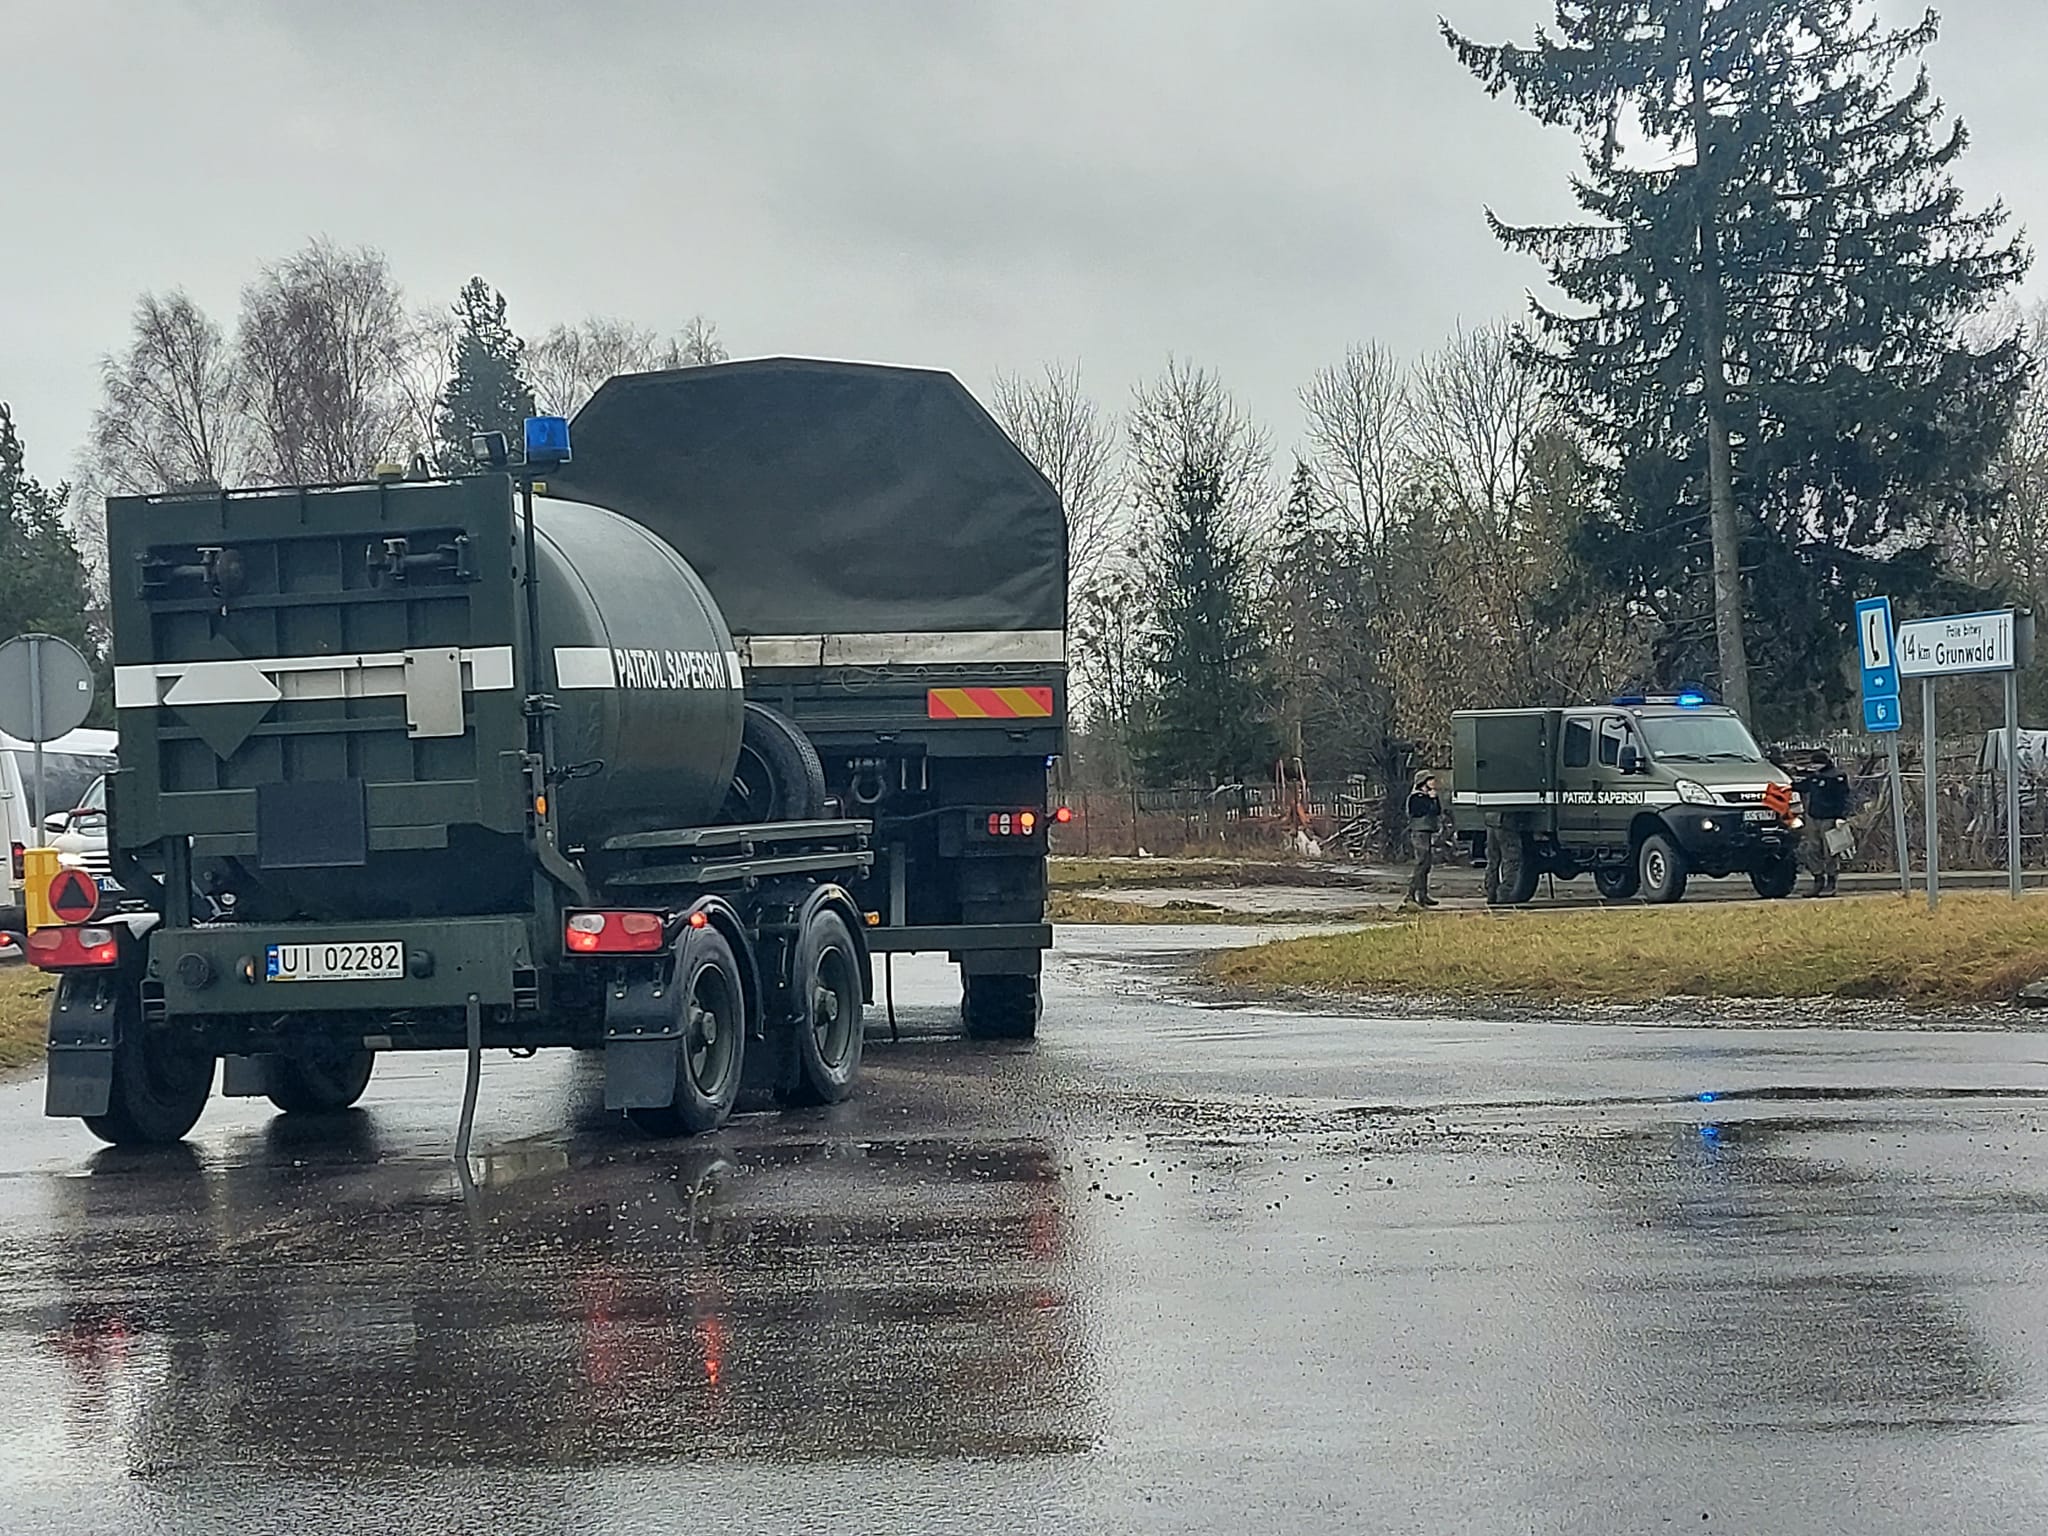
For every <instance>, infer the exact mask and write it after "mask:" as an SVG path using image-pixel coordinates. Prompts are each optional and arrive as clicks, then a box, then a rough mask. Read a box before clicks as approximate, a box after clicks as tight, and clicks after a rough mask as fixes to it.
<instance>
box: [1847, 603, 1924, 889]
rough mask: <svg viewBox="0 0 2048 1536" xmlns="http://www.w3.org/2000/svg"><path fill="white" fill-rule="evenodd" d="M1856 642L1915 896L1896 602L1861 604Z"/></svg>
mask: <svg viewBox="0 0 2048 1536" xmlns="http://www.w3.org/2000/svg"><path fill="white" fill-rule="evenodd" d="M1856 637H1857V641H1858V649H1859V650H1860V651H1861V652H1862V661H1863V729H1864V730H1866V731H1869V732H1872V733H1873V734H1877V735H1882V736H1883V737H1884V747H1885V752H1884V755H1885V771H1886V774H1887V777H1888V780H1889V783H1890V785H1891V797H1892V845H1893V846H1894V847H1895V848H1896V849H1897V850H1898V857H1899V894H1900V895H1901V896H1910V895H1911V894H1912V892H1913V852H1912V850H1911V849H1910V848H1908V847H1907V846H1906V790H1905V779H1904V775H1902V774H1901V773H1900V772H1899V727H1900V725H1901V724H1902V723H1903V722H1902V720H1901V718H1900V716H1901V711H1900V709H1899V668H1898V652H1897V648H1896V647H1895V646H1894V644H1893V636H1892V600H1891V599H1890V598H1888V597H1866V598H1864V599H1863V601H1861V602H1860V603H1858V604H1857V605H1856Z"/></svg>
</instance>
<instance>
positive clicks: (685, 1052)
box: [626, 928, 747, 1136]
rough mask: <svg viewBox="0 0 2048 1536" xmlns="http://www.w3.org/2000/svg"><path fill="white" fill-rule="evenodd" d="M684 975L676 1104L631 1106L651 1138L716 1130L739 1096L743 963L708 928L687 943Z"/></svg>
mask: <svg viewBox="0 0 2048 1536" xmlns="http://www.w3.org/2000/svg"><path fill="white" fill-rule="evenodd" d="M681 964H682V966H683V967H685V973H684V974H683V975H681V976H679V977H678V978H677V985H676V988H675V991H676V995H677V997H678V998H679V1000H680V1006H681V1008H682V1011H683V1038H682V1041H681V1043H680V1045H679V1047H678V1049H677V1051H676V1096H675V1102H674V1103H672V1104H665V1105H663V1106H662V1107H661V1108H660V1109H629V1110H627V1111H626V1115H627V1118H629V1119H630V1120H631V1121H632V1122H633V1123H634V1124H635V1125H637V1126H638V1127H640V1129H641V1130H643V1131H645V1132H647V1133H648V1134H649V1135H650V1136H695V1135H699V1134H701V1133H702V1132H704V1131H715V1130H717V1129H718V1128H719V1127H720V1126H721V1125H723V1124H725V1121H726V1117H727V1116H728V1115H730V1114H731V1113H732V1106H733V1101H734V1100H735V1099H737V1098H738V1097H739V1092H740V1068H741V1066H742V1060H741V1053H742V1052H743V1051H744V1050H745V1047H746V1028H747V1010H746V1003H745V997H746V994H745V993H744V992H743V991H742V990H741V989H740V967H739V962H738V961H737V960H735V959H733V954H732V946H731V945H729V944H727V943H726V942H725V939H724V938H723V936H721V935H720V934H717V933H714V932H713V931H711V930H710V929H708V928H707V929H705V930H703V931H702V932H700V933H697V934H696V935H694V936H693V937H692V938H691V940H690V941H689V942H688V943H687V944H686V945H685V946H684V949H683V958H682V961H681Z"/></svg>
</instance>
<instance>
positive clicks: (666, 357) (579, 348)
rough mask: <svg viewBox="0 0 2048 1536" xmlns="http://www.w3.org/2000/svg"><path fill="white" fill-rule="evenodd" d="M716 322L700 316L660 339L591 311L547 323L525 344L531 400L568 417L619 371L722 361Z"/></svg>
mask: <svg viewBox="0 0 2048 1536" xmlns="http://www.w3.org/2000/svg"><path fill="white" fill-rule="evenodd" d="M726 357H727V354H726V350H725V343H724V342H722V341H720V340H719V339H718V327H717V326H715V325H713V324H712V323H711V322H710V321H708V320H706V319H705V318H704V317H703V316H702V315H692V316H691V317H690V321H689V324H687V325H685V326H684V327H683V329H682V330H681V331H679V332H677V333H676V334H675V335H674V336H671V337H669V338H668V339H667V340H663V339H662V337H661V336H660V335H658V334H657V333H656V332H654V331H652V330H649V329H648V328H647V327H646V326H644V325H635V324H634V323H633V322H632V321H630V320H619V319H615V318H613V317H610V316H606V315H592V316H590V317H589V318H588V319H585V320H582V321H579V322H578V323H577V324H575V325H557V326H554V327H552V328H551V329H550V330H549V331H548V332H547V334H546V335H544V336H542V337H541V338H540V340H538V341H536V342H534V343H532V344H531V345H530V346H528V347H527V349H526V372H527V377H528V379H529V380H530V381H531V382H532V384H533V399H534V404H535V405H536V406H537V407H538V408H539V409H541V410H543V411H546V412H547V413H548V414H549V415H551V416H573V415H575V414H576V413H577V412H578V411H579V410H581V409H582V408H583V402H584V401H586V400H588V399H589V398H590V397H591V396H592V395H594V394H596V393H597V387H598V386H599V385H600V384H602V383H604V381H605V380H607V379H609V378H613V377H616V376H617V375H619V374H622V373H647V372H650V371H652V370H654V369H657V368H700V367H703V366H704V365H705V364H707V363H722V362H724V361H726Z"/></svg>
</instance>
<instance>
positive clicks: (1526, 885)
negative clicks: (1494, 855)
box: [1488, 832, 1543, 907]
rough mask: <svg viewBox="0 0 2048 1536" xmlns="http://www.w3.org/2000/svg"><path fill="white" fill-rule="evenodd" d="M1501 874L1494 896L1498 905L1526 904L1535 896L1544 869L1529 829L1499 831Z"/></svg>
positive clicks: (1490, 898) (1493, 899) (1494, 902)
mask: <svg viewBox="0 0 2048 1536" xmlns="http://www.w3.org/2000/svg"><path fill="white" fill-rule="evenodd" d="M1495 835H1496V836H1498V837H1499V838H1500V875H1499V878H1498V883H1497V884H1496V885H1495V887H1494V891H1493V894H1492V896H1491V897H1489V898H1488V899H1489V900H1490V901H1491V902H1492V904H1493V905H1494V906H1496V907H1525V906H1527V905H1528V904H1529V903H1530V902H1532V901H1534V900H1535V899H1536V883H1537V881H1539V880H1541V879H1542V878H1543V870H1542V868H1541V867H1540V865H1539V864H1538V862H1537V859H1536V845H1535V843H1534V842H1532V841H1531V840H1530V837H1529V834H1528V833H1526V832H1500V833H1497V834H1495Z"/></svg>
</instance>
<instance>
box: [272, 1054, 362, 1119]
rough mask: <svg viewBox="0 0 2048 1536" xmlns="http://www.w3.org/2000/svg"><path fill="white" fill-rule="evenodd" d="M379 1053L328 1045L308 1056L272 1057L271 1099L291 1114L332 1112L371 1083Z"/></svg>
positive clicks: (356, 1097)
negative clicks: (371, 1074)
mask: <svg viewBox="0 0 2048 1536" xmlns="http://www.w3.org/2000/svg"><path fill="white" fill-rule="evenodd" d="M376 1065H377V1053H376V1052H375V1051H365V1050H362V1049H360V1048H359V1049H356V1050H349V1049H348V1048H347V1047H345V1046H338V1045H326V1046H322V1047H321V1048H320V1049H318V1050H316V1051H314V1052H313V1053H312V1054H311V1055H308V1056H274V1057H272V1058H271V1060H270V1102H271V1103H273V1104H275V1105H276V1106H277V1107H278V1108H279V1109H281V1110H283V1111H284V1112H285V1113H286V1114H288V1115H331V1114H333V1113H335V1112H336V1111H337V1110H343V1109H347V1108H348V1107H349V1106H350V1105H351V1104H353V1103H355V1101H356V1100H357V1099H360V1098H361V1097H362V1096H363V1090H364V1089H365V1088H367V1087H369V1086H370V1073H371V1071H372V1070H373V1069H374V1068H375V1067H376Z"/></svg>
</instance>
